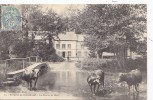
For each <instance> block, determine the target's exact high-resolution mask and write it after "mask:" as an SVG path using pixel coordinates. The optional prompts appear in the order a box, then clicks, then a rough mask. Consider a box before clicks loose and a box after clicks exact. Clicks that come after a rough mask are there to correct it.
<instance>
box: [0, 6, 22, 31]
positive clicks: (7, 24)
mask: <svg viewBox="0 0 153 100" xmlns="http://www.w3.org/2000/svg"><path fill="white" fill-rule="evenodd" d="M1 9H2V10H1V12H2V13H1V25H2V29H1V30H21V28H22V22H21V21H22V19H21V18H20V17H21V12H20V11H19V9H17V8H16V7H14V6H2V8H1Z"/></svg>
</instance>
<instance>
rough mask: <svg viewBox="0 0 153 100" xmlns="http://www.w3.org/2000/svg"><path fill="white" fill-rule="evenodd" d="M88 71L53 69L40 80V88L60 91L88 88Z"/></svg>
mask: <svg viewBox="0 0 153 100" xmlns="http://www.w3.org/2000/svg"><path fill="white" fill-rule="evenodd" d="M87 76H88V73H87V72H79V71H51V72H49V73H47V74H45V75H44V76H42V77H40V79H39V80H38V88H40V89H45V90H51V91H58V92H70V93H71V92H73V91H76V90H78V89H83V88H87V87H88V84H87V81H86V80H87Z"/></svg>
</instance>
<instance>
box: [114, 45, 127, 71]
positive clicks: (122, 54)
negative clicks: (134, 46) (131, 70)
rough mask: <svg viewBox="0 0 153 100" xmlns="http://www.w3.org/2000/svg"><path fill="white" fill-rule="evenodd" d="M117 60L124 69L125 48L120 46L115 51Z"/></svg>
mask: <svg viewBox="0 0 153 100" xmlns="http://www.w3.org/2000/svg"><path fill="white" fill-rule="evenodd" d="M116 57H117V62H118V65H119V67H120V68H122V69H123V70H125V64H126V63H125V62H126V59H127V49H126V48H125V47H124V46H122V47H120V48H119V49H118V50H117V51H116Z"/></svg>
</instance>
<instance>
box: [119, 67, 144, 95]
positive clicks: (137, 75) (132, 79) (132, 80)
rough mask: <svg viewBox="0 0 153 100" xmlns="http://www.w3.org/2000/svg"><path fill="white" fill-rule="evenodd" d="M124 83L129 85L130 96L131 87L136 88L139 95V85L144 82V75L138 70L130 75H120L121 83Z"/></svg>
mask: <svg viewBox="0 0 153 100" xmlns="http://www.w3.org/2000/svg"><path fill="white" fill-rule="evenodd" d="M122 81H125V82H126V83H127V84H128V87H129V94H130V87H131V86H134V87H135V90H136V92H138V93H139V83H140V82H141V81H142V73H141V72H140V70H138V69H135V70H132V71H130V72H129V73H120V74H119V82H122ZM133 92H134V91H133Z"/></svg>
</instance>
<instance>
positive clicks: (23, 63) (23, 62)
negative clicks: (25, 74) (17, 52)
mask: <svg viewBox="0 0 153 100" xmlns="http://www.w3.org/2000/svg"><path fill="white" fill-rule="evenodd" d="M22 62H23V66H22V68H23V69H24V59H23V60H22Z"/></svg>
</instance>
